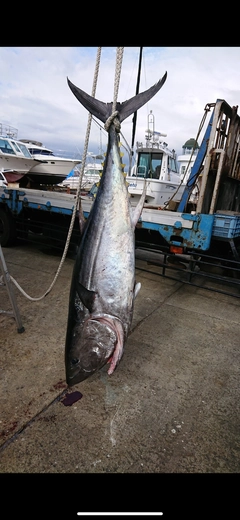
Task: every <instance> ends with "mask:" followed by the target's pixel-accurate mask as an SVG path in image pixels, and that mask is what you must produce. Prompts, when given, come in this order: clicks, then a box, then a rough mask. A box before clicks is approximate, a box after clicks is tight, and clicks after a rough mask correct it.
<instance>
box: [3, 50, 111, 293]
mask: <svg viewBox="0 0 240 520" xmlns="http://www.w3.org/2000/svg"><path fill="white" fill-rule="evenodd" d="M100 56H101V47H99V48H98V51H97V58H96V66H95V73H94V78H93V87H92V97H95V93H96V86H97V79H98V72H99V64H100ZM91 122H92V115H91V114H90V113H89V116H88V124H87V130H86V137H85V146H84V151H83V158H82V166H81V172H80V176H79V183H78V188H77V194H76V203H75V205H74V208H73V213H72V217H71V222H70V227H69V231H68V236H67V240H66V244H65V247H64V251H63V255H62V258H61V261H60V264H59V267H58V270H57V272H56V274H55V277H54V279H53V281H52V283H51V285H50V286H49V288H48V289H47V291H46V292H45V293H44V294H43V295H42V296H39V297H38V298H32V297H31V296H29V295H28V294H27V293H26V292H25V291H24V290H23V289H22V287H21V286H20V285H19V283H18V282H17V281H16V280H15V279H14V278H13V277H12V276H10V278H11V280H12V282H13V283H14V284H15V285H16V287H17V288H18V289H19V291H20V292H21V293H22V294H23V296H25V297H26V298H28V300H31V301H34V302H37V301H40V300H42V299H43V298H45V296H47V294H49V293H50V291H51V290H52V288H53V286H54V285H55V283H56V281H57V278H58V276H59V274H60V271H61V269H62V266H63V263H64V261H65V258H66V255H67V251H68V247H69V243H70V240H71V235H72V230H73V226H74V222H75V218H76V213H77V207H78V203H79V210H80V204H81V198H80V190H81V183H82V175H83V170H84V166H85V161H86V156H87V150H88V143H89V135H90V130H91Z"/></svg>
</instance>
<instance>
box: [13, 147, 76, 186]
mask: <svg viewBox="0 0 240 520" xmlns="http://www.w3.org/2000/svg"><path fill="white" fill-rule="evenodd" d="M20 141H21V142H22V143H24V144H25V146H26V147H27V149H28V151H29V153H30V154H31V156H32V157H34V158H35V159H38V160H39V161H41V163H39V164H37V165H35V166H33V167H32V168H31V169H30V171H29V172H28V176H27V177H28V180H30V181H31V182H32V183H36V184H59V183H60V182H62V181H63V180H64V179H66V177H67V175H68V174H69V173H70V172H71V170H72V169H73V168H74V167H75V166H76V165H77V164H79V163H80V162H81V161H80V160H79V159H69V158H66V157H59V156H58V155H54V153H53V151H52V150H50V148H46V146H43V144H42V143H40V142H39V141H30V140H28V139H20Z"/></svg>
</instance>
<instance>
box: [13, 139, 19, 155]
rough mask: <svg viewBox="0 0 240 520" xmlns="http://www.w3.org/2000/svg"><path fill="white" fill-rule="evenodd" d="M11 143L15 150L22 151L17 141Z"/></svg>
mask: <svg viewBox="0 0 240 520" xmlns="http://www.w3.org/2000/svg"><path fill="white" fill-rule="evenodd" d="M11 145H12V147H13V148H14V150H15V152H17V153H21V150H20V148H19V147H18V145H17V143H15V142H14V141H11Z"/></svg>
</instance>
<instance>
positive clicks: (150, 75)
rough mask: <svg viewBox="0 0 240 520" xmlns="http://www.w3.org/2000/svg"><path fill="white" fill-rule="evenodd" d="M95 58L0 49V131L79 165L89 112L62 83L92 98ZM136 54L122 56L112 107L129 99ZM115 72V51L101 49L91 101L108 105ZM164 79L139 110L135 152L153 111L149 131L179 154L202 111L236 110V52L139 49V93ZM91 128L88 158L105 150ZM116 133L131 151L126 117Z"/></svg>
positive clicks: (89, 53)
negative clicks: (216, 106)
mask: <svg viewBox="0 0 240 520" xmlns="http://www.w3.org/2000/svg"><path fill="white" fill-rule="evenodd" d="M97 51H98V47H1V48H0V99H1V110H0V123H2V124H5V125H6V124H8V125H10V126H13V127H14V128H16V129H17V130H18V138H19V139H24V138H25V139H34V140H37V141H41V142H42V143H43V144H44V145H45V146H47V147H50V148H52V149H53V151H54V152H55V153H57V154H58V155H64V156H69V157H77V158H81V155H82V153H83V149H84V145H85V139H86V130H87V123H88V112H87V111H86V109H85V108H84V107H83V106H82V105H81V104H80V103H79V101H78V100H77V99H76V98H75V96H74V95H73V93H72V92H71V90H70V89H69V87H68V84H67V77H68V78H69V79H70V80H71V82H72V83H74V84H75V85H76V86H78V87H79V88H81V89H82V90H84V91H85V92H87V93H88V94H91V93H92V88H93V79H94V73H95V67H96V58H97ZM139 52H140V47H125V48H124V51H123V59H122V64H121V71H120V72H121V74H120V83H119V89H118V101H119V102H123V101H125V100H126V99H129V98H131V97H132V96H134V95H135V93H136V82H137V74H138V63H139ZM115 70H116V47H102V48H101V54H100V66H99V71H98V77H97V86H96V94H95V97H96V98H98V99H100V100H101V101H104V102H110V101H112V100H113V97H114V79H115ZM166 71H167V80H166V82H165V84H164V86H163V87H162V88H161V90H160V91H159V92H158V93H157V94H156V95H155V96H154V98H152V99H151V100H150V101H149V102H148V103H147V104H146V105H144V106H143V107H142V108H140V109H139V110H138V113H137V126H136V135H135V144H136V142H137V141H142V142H145V131H146V129H147V127H148V115H149V113H150V111H152V113H153V115H154V120H155V130H156V131H158V132H161V133H163V134H167V137H163V140H164V141H165V142H167V143H168V147H169V148H171V149H174V150H176V152H177V154H181V152H182V146H183V145H184V144H185V142H186V141H187V140H188V139H190V138H196V136H197V133H198V130H199V125H200V123H201V121H202V117H203V115H204V108H205V106H206V105H207V104H208V103H215V102H216V100H217V99H225V101H226V102H227V103H228V104H229V105H230V106H233V105H234V106H235V105H240V47H143V51H142V67H141V79H140V87H139V91H140V92H142V91H144V90H146V89H148V88H149V87H151V86H152V85H153V84H155V83H156V82H157V81H158V80H159V79H160V78H161V77H162V76H163V75H164V74H165V72H166ZM96 121H97V120H96ZM98 123H99V124H100V125H101V127H100V126H99V124H97V122H95V121H92V125H91V132H90V138H89V143H88V151H89V152H92V153H94V154H98V153H101V152H105V151H106V146H107V133H106V131H105V130H104V128H103V123H101V122H100V121H99V122H98ZM204 130H205V128H204ZM204 130H203V131H204ZM121 132H122V134H123V136H124V140H125V141H126V142H127V143H128V145H129V146H131V141H132V116H129V117H128V119H126V120H125V121H123V122H122V124H121ZM203 135H204V134H203V133H202V134H201V135H200V138H199V140H198V142H199V144H201V140H202V138H203ZM124 140H122V139H121V141H122V143H123V144H124V145H125V148H126V143H125V141H124ZM123 151H124V150H123ZM124 153H125V154H126V155H127V151H124ZM125 159H127V158H126V157H125ZM123 162H127V161H125V160H124V158H123Z"/></svg>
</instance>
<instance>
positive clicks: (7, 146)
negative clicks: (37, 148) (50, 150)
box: [0, 136, 32, 159]
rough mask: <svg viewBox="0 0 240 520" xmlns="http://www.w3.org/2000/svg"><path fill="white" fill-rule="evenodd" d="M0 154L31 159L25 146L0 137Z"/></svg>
mask: <svg viewBox="0 0 240 520" xmlns="http://www.w3.org/2000/svg"><path fill="white" fill-rule="evenodd" d="M0 152H2V153H3V154H9V155H21V156H24V157H28V158H30V159H31V157H32V156H31V154H30V152H29V151H28V149H27V147H26V146H25V144H23V143H20V142H19V141H13V140H12V139H9V138H7V137H6V138H5V137H2V136H0Z"/></svg>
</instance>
